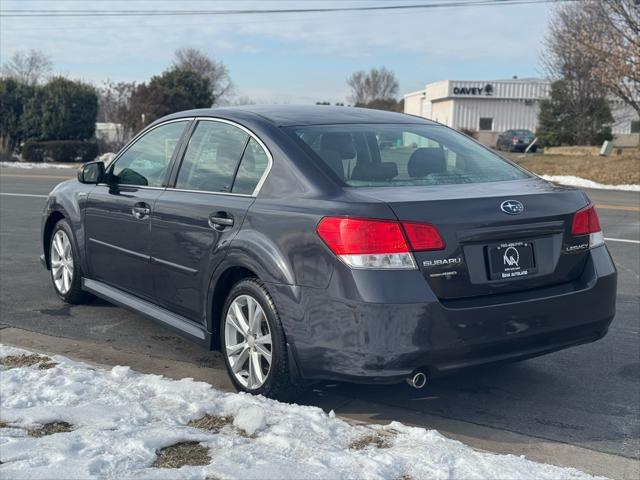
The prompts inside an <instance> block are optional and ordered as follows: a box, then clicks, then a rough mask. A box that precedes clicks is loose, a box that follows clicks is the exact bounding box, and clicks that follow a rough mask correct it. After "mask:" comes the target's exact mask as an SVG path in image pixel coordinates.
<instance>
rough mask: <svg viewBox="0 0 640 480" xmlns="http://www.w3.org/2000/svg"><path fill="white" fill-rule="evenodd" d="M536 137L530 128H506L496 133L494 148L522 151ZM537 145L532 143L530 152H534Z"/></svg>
mask: <svg viewBox="0 0 640 480" xmlns="http://www.w3.org/2000/svg"><path fill="white" fill-rule="evenodd" d="M535 138H536V136H535V134H534V133H533V132H532V131H531V130H507V131H506V132H504V133H501V134H500V135H498V140H497V141H496V150H506V151H508V152H524V151H525V150H526V149H527V147H528V146H529V145H530V144H531V142H533V140H534V139H535ZM537 150H538V146H537V145H535V144H534V145H532V146H531V148H530V149H529V151H530V152H536V151H537Z"/></svg>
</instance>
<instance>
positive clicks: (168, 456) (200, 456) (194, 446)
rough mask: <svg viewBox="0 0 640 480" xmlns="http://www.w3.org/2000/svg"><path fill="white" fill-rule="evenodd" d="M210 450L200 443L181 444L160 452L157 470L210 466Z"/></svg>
mask: <svg viewBox="0 0 640 480" xmlns="http://www.w3.org/2000/svg"><path fill="white" fill-rule="evenodd" d="M209 463H211V457H209V450H208V449H207V448H206V447H203V446H202V445H200V444H199V443H198V442H180V443H176V444H175V445H171V446H169V447H165V448H163V449H161V450H160V451H159V452H158V456H157V458H156V460H155V462H153V465H152V467H155V468H180V467H184V466H185V465H209Z"/></svg>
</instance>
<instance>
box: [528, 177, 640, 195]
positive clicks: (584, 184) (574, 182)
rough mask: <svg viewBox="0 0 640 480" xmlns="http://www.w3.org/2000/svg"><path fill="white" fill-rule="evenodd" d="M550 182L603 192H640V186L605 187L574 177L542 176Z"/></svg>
mask: <svg viewBox="0 0 640 480" xmlns="http://www.w3.org/2000/svg"><path fill="white" fill-rule="evenodd" d="M540 176H541V177H542V178H544V179H545V180H547V181H549V182H554V183H560V184H562V185H569V186H571V187H578V188H596V189H603V190H623V191H627V192H640V185H605V184H602V183H598V182H594V181H593V180H587V179H586V178H580V177H574V176H573V175H540Z"/></svg>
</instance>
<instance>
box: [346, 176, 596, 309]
mask: <svg viewBox="0 0 640 480" xmlns="http://www.w3.org/2000/svg"><path fill="white" fill-rule="evenodd" d="M358 193H360V194H362V195H365V196H368V197H373V198H376V199H377V200H380V201H384V202H386V203H387V204H388V205H389V206H390V208H391V209H392V210H393V212H394V213H395V215H396V216H397V217H398V219H399V220H400V221H405V222H423V223H430V224H433V225H435V226H436V227H437V228H438V230H439V231H440V234H441V235H442V237H443V238H444V241H445V244H446V246H445V248H444V249H443V250H438V251H428V252H414V255H415V258H416V261H417V263H418V267H419V268H420V270H421V271H422V273H423V274H424V276H425V279H426V280H427V282H428V283H429V285H430V287H431V288H432V290H433V291H434V293H435V294H436V295H437V296H438V297H439V298H441V299H456V298H466V297H475V296H482V295H491V294H497V293H507V292H514V291H521V290H527V289H534V288H539V287H543V286H549V285H554V284H559V283H565V282H570V281H572V280H574V279H576V278H577V277H578V276H579V275H580V274H581V272H582V270H583V268H584V264H585V261H586V258H587V252H588V248H589V242H588V238H586V239H585V238H584V237H573V236H572V235H571V224H572V220H573V215H574V214H575V212H577V211H578V210H580V209H581V208H583V207H585V205H587V203H588V200H587V198H586V196H585V195H584V194H583V193H582V192H580V191H577V190H571V189H566V188H562V187H557V186H555V185H552V184H550V183H548V182H545V181H543V180H541V179H537V178H535V179H528V180H522V181H511V182H494V183H477V184H461V185H442V186H434V187H407V188H365V189H359V192H358ZM504 202H508V203H511V204H513V205H517V204H518V203H520V204H521V205H522V206H523V209H522V211H521V212H512V213H507V212H505V211H504V210H503V209H501V205H502V204H503V203H504ZM510 208H511V207H510ZM507 210H509V208H507Z"/></svg>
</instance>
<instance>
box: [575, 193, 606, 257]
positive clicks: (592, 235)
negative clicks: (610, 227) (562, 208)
mask: <svg viewBox="0 0 640 480" xmlns="http://www.w3.org/2000/svg"><path fill="white" fill-rule="evenodd" d="M571 235H573V236H576V237H577V236H581V235H589V247H591V248H593V247H598V246H600V245H602V244H603V243H604V235H603V234H602V229H601V228H600V220H599V219H598V213H597V212H596V207H595V206H594V205H592V204H590V205H588V206H587V207H586V208H583V209H582V210H578V211H577V212H576V213H575V214H574V215H573V223H572V224H571Z"/></svg>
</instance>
